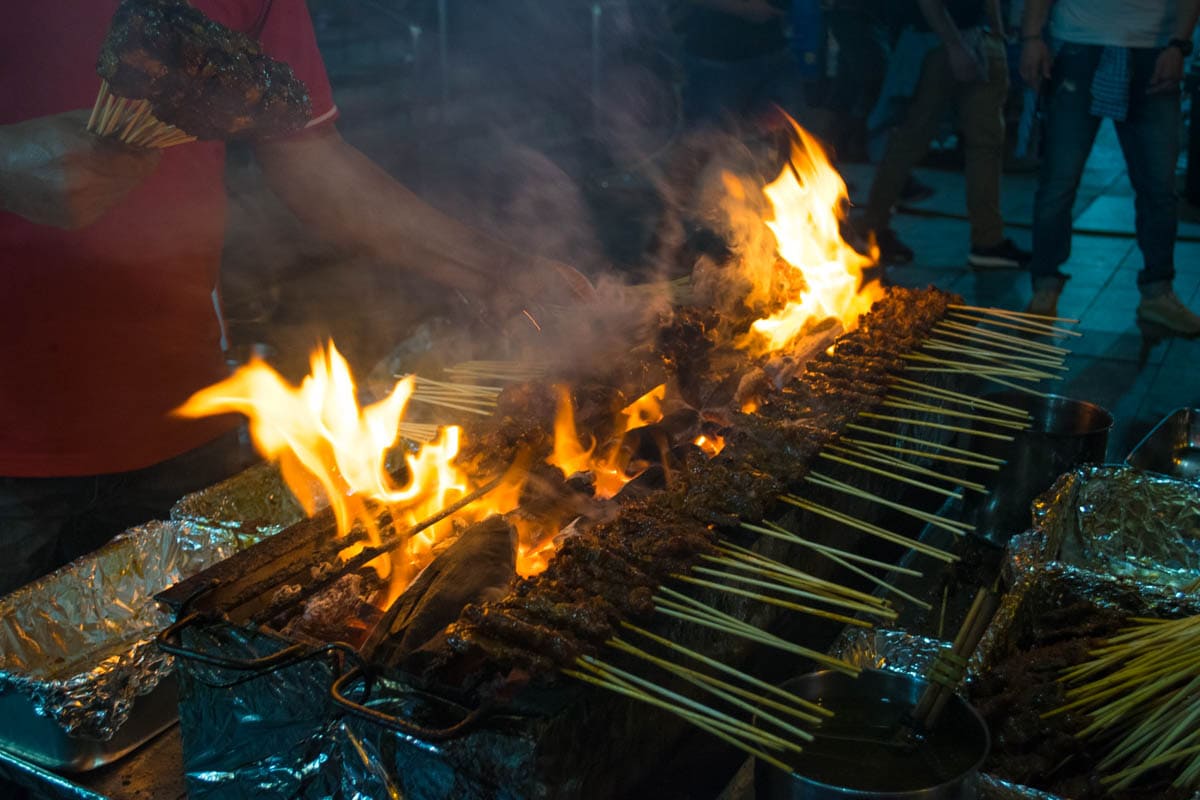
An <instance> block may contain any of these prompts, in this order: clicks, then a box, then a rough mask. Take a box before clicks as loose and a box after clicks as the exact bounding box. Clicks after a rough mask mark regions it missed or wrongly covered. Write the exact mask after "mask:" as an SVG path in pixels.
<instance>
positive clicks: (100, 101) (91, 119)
mask: <svg viewBox="0 0 1200 800" xmlns="http://www.w3.org/2000/svg"><path fill="white" fill-rule="evenodd" d="M107 96H108V81H106V80H104V79H103V78H101V80H100V90H99V91H98V92H96V102H94V103H92V113H91V115H90V116H88V121H87V125H86V126H85V127H86V129H87V130H89V131H92V132H93V133H94V132H95V130H96V121H97V120H98V119H99V118H100V108H101V106H103V105H104V98H106V97H107Z"/></svg>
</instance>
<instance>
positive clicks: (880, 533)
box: [781, 495, 958, 564]
mask: <svg viewBox="0 0 1200 800" xmlns="http://www.w3.org/2000/svg"><path fill="white" fill-rule="evenodd" d="M781 499H782V500H783V501H784V502H786V503H789V504H791V505H794V506H796V507H797V508H802V509H804V510H805V511H811V512H812V513H814V514H818V515H820V516H822V517H825V518H827V519H831V520H833V521H834V522H840V523H842V524H843V525H847V526H849V527H851V528H857V529H858V530H860V531H862V532H863V533H869V534H871V535H872V536H874V537H876V538H878V539H883V540H884V541H886V542H891V543H892V544H897V545H900V546H901V547H904V548H907V549H910V550H916V551H917V552H919V553H924V554H925V555H928V556H930V557H932V558H936V559H938V560H939V561H944V562H946V563H948V564H949V563H953V562H955V561H958V556H956V555H953V554H952V553H947V552H945V551H944V550H939V549H938V548H936V547H932V546H930V545H927V544H925V543H924V542H919V541H917V540H916V539H910V538H908V537H907V536H901V535H900V534H898V533H895V532H894V531H889V530H887V529H885V528H881V527H879V526H878V525H872V524H871V523H869V522H863V521H862V520H861V519H858V518H857V517H852V516H850V515H849V514H843V513H841V512H839V511H834V510H833V509H832V508H826V507H825V506H822V505H818V504H817V503H813V502H810V501H808V500H802V499H800V498H798V497H793V496H791V495H784V496H783V497H782V498H781Z"/></svg>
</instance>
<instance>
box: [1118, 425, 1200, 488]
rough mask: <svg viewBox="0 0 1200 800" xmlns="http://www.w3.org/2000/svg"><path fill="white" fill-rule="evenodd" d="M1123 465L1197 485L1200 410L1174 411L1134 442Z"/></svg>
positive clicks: (1199, 480)
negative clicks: (1144, 436) (1135, 445)
mask: <svg viewBox="0 0 1200 800" xmlns="http://www.w3.org/2000/svg"><path fill="white" fill-rule="evenodd" d="M1125 463H1127V464H1129V466H1131V467H1136V468H1137V469H1143V470H1146V471H1148V472H1159V473H1162V474H1163V475H1169V476H1170V477H1172V478H1178V479H1179V480H1184V481H1190V482H1192V483H1200V409H1196V408H1178V409H1176V410H1175V411H1173V412H1171V414H1169V415H1168V416H1166V417H1164V418H1163V419H1162V421H1161V422H1159V423H1158V424H1157V425H1155V426H1154V430H1152V431H1150V433H1148V434H1146V438H1145V439H1142V441H1140V442H1138V445H1137V447H1135V448H1133V451H1132V452H1131V453H1130V454H1129V457H1128V458H1126V459H1125Z"/></svg>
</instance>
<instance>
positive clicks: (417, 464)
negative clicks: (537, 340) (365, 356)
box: [176, 342, 484, 596]
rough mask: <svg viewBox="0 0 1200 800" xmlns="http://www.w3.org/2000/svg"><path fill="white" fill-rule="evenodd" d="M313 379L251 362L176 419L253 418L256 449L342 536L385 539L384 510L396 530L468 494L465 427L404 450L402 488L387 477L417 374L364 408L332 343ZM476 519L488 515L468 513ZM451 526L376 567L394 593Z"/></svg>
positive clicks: (314, 360)
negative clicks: (461, 453)
mask: <svg viewBox="0 0 1200 800" xmlns="http://www.w3.org/2000/svg"><path fill="white" fill-rule="evenodd" d="M310 365H311V368H312V371H311V373H310V374H309V375H308V376H307V377H306V378H304V380H303V381H301V383H300V385H299V386H292V385H290V384H288V383H287V382H286V381H285V380H284V379H283V378H282V377H281V376H280V375H279V373H277V372H276V371H275V370H273V369H272V368H271V367H270V366H268V365H267V364H266V363H265V362H263V361H261V360H257V359H255V360H253V361H251V362H250V363H249V364H247V365H245V366H243V367H241V368H240V369H238V370H237V372H235V373H234V374H233V375H231V376H230V377H229V378H227V379H225V380H224V381H221V382H220V383H217V384H214V385H213V386H210V387H208V388H206V389H202V390H200V391H199V392H197V393H196V394H194V395H192V396H191V397H190V398H189V399H188V401H187V402H186V403H184V405H183V406H181V407H180V408H179V409H177V411H176V413H177V414H179V415H180V416H184V417H203V416H209V415H213V414H225V413H230V412H236V413H240V414H244V415H245V416H246V417H247V418H248V419H249V427H250V434H251V437H252V438H253V440H254V445H255V447H256V449H257V450H258V452H259V453H260V454H262V456H263V457H264V458H267V459H269V460H272V461H275V462H278V464H279V467H280V471H281V473H282V475H283V478H284V480H285V481H286V483H287V486H288V488H289V489H290V490H291V491H292V493H293V494H294V495H295V496H296V499H297V500H298V501H299V503H300V505H301V507H302V508H303V509H304V511H305V513H307V514H308V515H310V516H311V515H312V514H313V513H315V511H316V509H317V507H318V505H319V504H320V502H321V500H322V498H323V499H324V500H325V501H327V502H328V503H329V505H330V506H331V507H332V509H333V513H334V516H335V518H336V520H337V528H338V533H339V535H344V534H346V533H348V532H349V531H350V530H351V529H352V528H354V527H355V525H356V524H358V525H361V526H362V528H363V529H364V530H365V531H366V532H367V534H368V536H369V538H370V540H371V542H372V543H373V544H377V543H378V542H379V534H378V530H377V527H376V524H375V519H376V515H377V513H378V506H379V505H384V506H387V507H388V508H389V509H390V510H391V513H392V518H393V520H395V522H396V524H397V528H398V529H399V528H400V527H401V526H403V525H405V524H409V525H412V524H415V523H416V522H419V521H420V520H422V519H425V518H427V517H429V516H432V515H433V514H435V513H437V512H438V511H440V510H442V509H443V508H445V507H446V506H447V505H450V504H451V503H453V502H454V501H455V500H457V499H459V498H461V497H462V496H464V495H465V494H467V493H468V492H469V491H470V489H471V487H470V484H469V481H468V479H467V476H466V475H465V473H463V471H462V470H460V469H459V468H458V467H457V466H455V464H454V459H455V457H456V456H457V455H458V450H459V438H460V435H461V431H460V429H459V428H457V427H454V426H451V427H447V428H443V429H442V430H441V431H440V432H439V434H438V437H437V438H436V439H435V440H434V441H433V442H431V443H429V444H426V445H422V446H421V447H420V448H419V449H417V450H416V451H415V452H406V453H405V454H404V461H405V463H406V466H407V470H406V472H407V476H406V478H407V479H406V482H405V483H403V484H402V485H398V484H397V483H396V482H395V480H393V478H392V476H391V475H390V474H389V473H388V470H387V467H386V460H387V456H388V453H389V452H391V451H392V450H393V449H394V448H395V447H396V446H397V444H398V442H399V439H400V423H401V421H402V420H403V418H404V410H405V407H406V405H407V404H408V400H409V397H411V395H412V391H413V380H412V378H406V379H404V380H402V381H400V382H399V383H397V384H396V387H395V388H394V389H393V390H392V392H391V394H389V395H388V396H387V397H386V398H384V399H383V400H380V401H379V402H377V403H373V404H371V405H369V406H366V407H365V408H360V407H359V403H358V395H357V390H356V388H355V384H354V379H353V377H352V375H351V373H350V367H349V365H348V364H347V363H346V360H345V359H344V358H343V357H342V355H341V354H340V353H339V352H338V351H337V348H336V347H334V346H333V343H332V342H331V343H330V345H329V348H328V350H322V349H318V350H317V351H316V352H314V353H313V355H312V357H311V360H310ZM471 510H472V511H473V514H472V516H473V517H475V518H479V514H480V513H481V512H483V511H484V509H476V508H474V507H471ZM452 524H453V523H451V522H450V521H443V522H442V523H439V524H438V525H435V526H433V527H431V528H428V529H426V530H425V531H422V532H421V533H420V534H418V535H416V536H414V537H413V538H412V539H411V540H410V541H409V542H407V543H406V545H405V547H404V549H403V553H404V554H405V558H403V559H402V561H403V562H405V563H396V559H395V558H393V560H392V563H391V564H390V565H380V566H378V567H377V569H379V570H380V571H381V572H383V573H384V574H385V575H386V573H387V571H389V570H390V571H391V572H392V585H393V596H394V595H395V594H398V591H399V590H400V589H403V585H404V584H405V583H406V582H407V578H408V577H410V576H411V575H412V574H413V573H414V571H415V570H416V569H418V568H420V567H421V566H423V564H424V562H427V561H428V559H429V557H430V549H431V548H432V547H433V545H434V544H435V543H436V541H437V540H438V539H439V538H441V537H442V536H444V535H445V534H446V533H448V532H449V531H450V530H451V527H450V526H451V525H452Z"/></svg>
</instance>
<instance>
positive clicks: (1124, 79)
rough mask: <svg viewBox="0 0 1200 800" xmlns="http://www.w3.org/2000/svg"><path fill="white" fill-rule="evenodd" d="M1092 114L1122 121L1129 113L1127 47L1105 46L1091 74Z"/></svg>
mask: <svg viewBox="0 0 1200 800" xmlns="http://www.w3.org/2000/svg"><path fill="white" fill-rule="evenodd" d="M1090 110H1091V112H1092V116H1095V117H1101V118H1104V117H1108V118H1109V119H1111V120H1113V121H1114V122H1124V121H1125V117H1126V116H1127V115H1128V114H1129V49H1128V48H1125V47H1112V46H1108V47H1105V48H1104V50H1103V51H1102V52H1101V53H1100V63H1099V64H1098V65H1096V72H1095V74H1094V75H1092V105H1091V109H1090Z"/></svg>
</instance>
